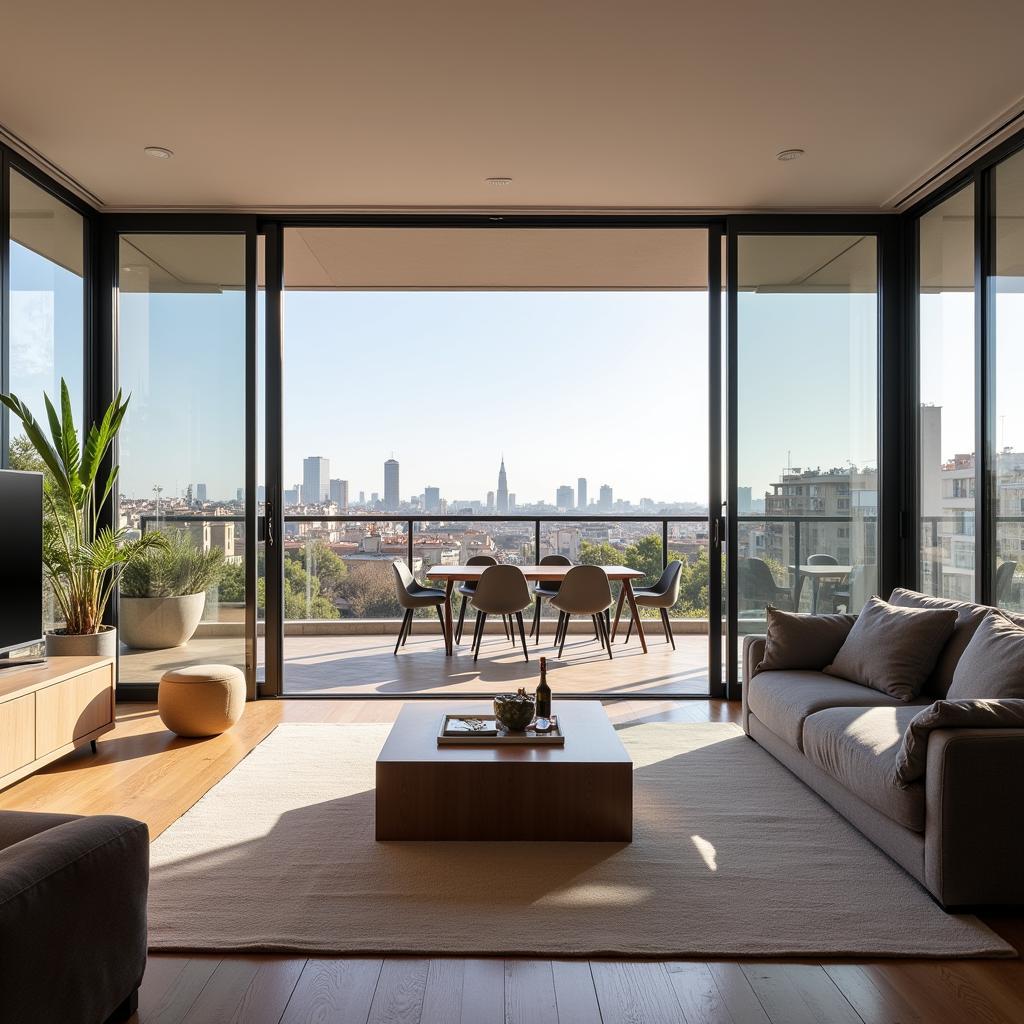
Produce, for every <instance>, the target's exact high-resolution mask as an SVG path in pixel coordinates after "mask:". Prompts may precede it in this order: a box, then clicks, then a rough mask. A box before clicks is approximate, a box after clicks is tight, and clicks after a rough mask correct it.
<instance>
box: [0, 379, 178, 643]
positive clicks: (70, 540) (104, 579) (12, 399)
mask: <svg viewBox="0 0 1024 1024" xmlns="http://www.w3.org/2000/svg"><path fill="white" fill-rule="evenodd" d="M43 398H44V401H45V405H46V416H47V420H48V423H49V428H50V436H49V438H48V437H47V436H46V433H45V431H44V430H43V428H42V427H41V426H40V425H39V424H38V423H37V422H36V420H35V417H33V415H32V413H31V412H30V410H29V408H28V406H27V405H26V404H25V403H24V402H22V401H21V399H19V398H17V397H16V396H15V395H2V394H0V403H3V405H5V406H6V407H7V408H8V409H9V410H10V411H11V412H12V413H13V414H14V415H15V416H16V417H17V418H18V419H19V420H21V425H22V427H23V428H24V431H25V436H26V437H27V438H28V440H29V442H30V443H31V445H32V447H33V448H34V449H35V451H36V453H37V454H38V456H39V457H40V459H42V461H43V465H44V467H45V483H44V488H43V498H44V502H45V510H46V511H45V519H44V523H43V571H44V572H45V574H46V578H47V580H48V581H49V583H50V586H51V587H52V589H53V595H54V598H55V600H56V602H57V606H58V607H59V608H60V611H61V614H62V615H63V617H64V626H63V628H61V629H54V630H50V631H49V632H48V633H47V634H46V653H47V655H48V656H51V657H55V656H58V655H91V656H113V655H114V654H115V653H116V651H117V631H116V630H115V629H114V628H113V627H112V626H106V625H104V624H103V618H104V615H105V613H106V610H107V605H108V604H109V602H110V596H111V594H112V593H113V591H114V587H116V586H117V584H118V581H119V580H120V578H121V574H122V573H123V572H124V571H125V569H126V568H127V567H128V566H130V565H131V564H132V562H133V561H134V560H135V559H136V558H139V557H141V556H142V555H143V554H144V553H145V552H146V551H149V550H150V549H153V548H157V547H160V546H161V545H163V544H164V543H166V542H165V541H164V539H163V537H160V536H158V535H156V534H152V535H149V536H146V537H141V538H134V539H133V538H129V537H128V536H127V531H126V530H125V529H124V528H120V529H116V530H114V529H111V528H110V527H109V526H101V525H100V511H101V509H102V508H103V506H104V504H105V503H106V502H107V500H108V499H109V498H110V495H111V493H112V491H113V489H114V482H115V481H116V480H117V469H118V467H117V465H116V464H115V465H113V466H111V468H110V469H109V470H108V471H107V472H106V475H105V478H104V479H103V481H102V483H101V482H100V472H101V469H102V467H103V462H104V459H105V458H106V456H107V454H108V453H109V451H110V449H111V446H112V445H113V443H114V439H115V437H117V432H118V430H119V429H120V427H121V423H122V421H123V420H124V416H125V413H126V412H127V410H128V399H127V398H122V397H121V392H120V391H119V392H118V393H117V397H116V398H115V399H114V401H113V402H111V403H110V405H109V406H108V407H107V409H106V411H105V412H104V413H103V416H102V417H101V418H100V421H99V422H98V423H93V424H92V425H91V426H90V427H89V429H88V430H83V432H82V436H81V441H80V440H79V436H78V432H77V431H76V429H75V423H74V417H73V415H72V412H71V397H70V394H69V392H68V386H67V382H66V381H64V380H63V379H62V380H61V382H60V413H59V414H58V412H57V410H56V408H54V405H53V402H51V401H50V398H49V396H48V395H44V396H43Z"/></svg>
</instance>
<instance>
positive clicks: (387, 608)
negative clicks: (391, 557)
mask: <svg viewBox="0 0 1024 1024" xmlns="http://www.w3.org/2000/svg"><path fill="white" fill-rule="evenodd" d="M390 572H391V569H390V566H389V567H388V573H389V574H390ZM342 594H343V596H344V599H345V602H346V603H347V605H348V614H349V615H350V616H352V617H353V618H356V619H389V618H394V617H395V616H396V615H399V614H401V609H400V608H399V606H398V601H397V599H396V598H395V586H394V584H393V583H392V581H391V577H390V575H385V574H384V573H382V572H381V571H380V570H379V569H378V568H377V567H376V566H373V565H357V566H354V567H353V568H352V570H351V572H349V573H348V576H347V578H346V579H345V580H344V582H343V583H342Z"/></svg>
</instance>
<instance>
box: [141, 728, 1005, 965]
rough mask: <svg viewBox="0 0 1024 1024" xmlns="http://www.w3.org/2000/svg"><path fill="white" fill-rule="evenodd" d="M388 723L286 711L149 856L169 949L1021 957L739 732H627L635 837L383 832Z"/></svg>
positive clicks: (155, 945)
mask: <svg viewBox="0 0 1024 1024" xmlns="http://www.w3.org/2000/svg"><path fill="white" fill-rule="evenodd" d="M387 732H388V726H383V725H302V724H295V725H281V726H278V727H277V729H276V730H275V731H274V732H273V733H271V735H270V736H268V737H267V739H266V740H264V741H263V743H261V744H260V745H259V746H258V747H257V748H256V749H255V750H253V752H252V753H251V754H250V755H249V756H248V757H247V758H246V759H245V760H244V761H243V762H242V763H241V764H240V765H238V767H237V768H235V770H234V771H232V772H231V773H230V774H229V775H227V776H226V777H225V778H224V779H223V780H222V781H221V782H220V783H218V784H217V785H216V786H215V787H214V788H213V789H212V790H210V792H209V793H207V795H206V796H205V797H203V799H202V800H200V801H199V803H198V804H196V805H195V806H194V807H193V808H192V809H191V810H190V811H188V812H187V813H186V814H185V815H184V816H183V817H182V818H181V819H179V820H178V821H177V822H176V823H175V824H174V825H172V826H171V827H170V828H169V829H168V830H167V831H166V832H164V833H163V835H161V836H160V837H159V838H158V839H157V840H156V842H155V843H154V844H153V848H152V881H151V884H150V902H149V913H150V923H149V927H150V946H151V948H152V949H154V950H179V951H224V952H231V951H235V952H237V951H249V952H255V951H264V952H289V953H290V952H295V953H312V954H355V953H375V954H383V953H402V954H412V955H441V956H443V955H488V954H496V955H502V954H505V955H513V954H519V955H529V956H540V957H545V958H547V957H555V956H599V955H619V956H639V957H658V958H665V959H671V958H677V957H687V956H700V957H707V956H716V955H717V956H783V955H787V954H791V955H802V954H806V955H813V956H844V955H857V956H925V957H951V956H1007V955H1013V950H1012V949H1011V948H1010V947H1009V946H1008V945H1006V943H1004V942H1003V941H1002V940H1001V939H1000V938H999V937H998V936H997V935H995V934H994V933H993V932H992V931H991V930H990V929H988V928H987V927H986V926H985V925H983V924H982V923H981V922H980V921H978V920H977V918H975V917H971V916H966V915H948V914H946V913H944V912H943V911H942V910H941V909H940V908H939V907H938V906H937V905H936V904H935V903H934V902H933V901H932V900H931V898H930V897H929V896H928V894H927V893H926V892H925V891H924V890H923V889H922V888H921V887H920V886H918V885H917V883H916V882H914V881H913V880H912V879H911V878H910V877H909V876H908V875H907V874H905V873H904V872H903V870H902V869H901V868H899V867H897V866H896V865H895V864H893V863H892V861H890V860H889V859H888V858H887V857H886V856H885V855H884V854H882V853H881V852H879V851H878V850H877V849H875V847H873V846H872V845H871V844H870V843H869V842H868V841H867V840H866V839H864V838H863V837H862V836H861V835H860V834H859V833H858V832H857V831H856V830H855V829H854V828H852V826H850V825H848V824H847V823H846V822H845V821H844V820H843V819H842V818H840V817H839V816H838V815H837V814H835V812H833V811H832V810H831V809H830V808H829V807H828V806H827V805H826V804H824V803H823V802H822V801H821V800H819V799H818V797H816V796H815V795H814V794H813V793H812V792H811V791H810V790H808V789H807V788H806V787H805V786H804V785H803V784H802V783H801V782H799V781H798V780H797V779H796V778H794V777H793V776H792V775H791V774H790V773H789V772H788V771H787V770H786V769H785V768H783V767H782V766H781V765H780V764H778V763H777V762H776V761H775V760H774V759H773V758H772V757H771V756H769V755H768V754H767V753H765V752H764V751H763V750H761V749H760V748H759V747H758V746H756V745H755V744H754V743H752V742H751V741H750V740H748V739H747V738H746V737H745V736H743V734H742V733H741V731H740V730H739V729H738V728H737V727H736V726H734V725H723V724H707V725H684V724H674V723H673V724H664V723H657V724H641V725H633V726H629V727H627V728H624V729H622V730H621V731H620V736H621V737H622V739H623V741H624V743H625V744H626V747H627V748H628V749H629V750H630V752H631V753H632V756H633V761H634V787H635V789H634V796H635V808H634V814H635V825H636V827H635V833H634V834H635V838H634V841H633V843H632V844H631V845H621V844H607V843H586V844H574V843H378V842H375V841H374V839H373V817H374V810H373V795H374V794H373V786H374V760H375V758H376V755H377V752H378V751H379V750H380V747H381V745H382V744H383V742H384V739H385V737H386V736H387Z"/></svg>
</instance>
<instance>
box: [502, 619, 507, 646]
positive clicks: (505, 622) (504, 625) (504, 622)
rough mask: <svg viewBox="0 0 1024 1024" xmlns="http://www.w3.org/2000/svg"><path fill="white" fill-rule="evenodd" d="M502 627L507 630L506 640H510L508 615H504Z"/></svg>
mask: <svg viewBox="0 0 1024 1024" xmlns="http://www.w3.org/2000/svg"><path fill="white" fill-rule="evenodd" d="M501 625H502V626H503V627H504V629H505V639H506V640H507V639H508V616H507V615H502V617H501Z"/></svg>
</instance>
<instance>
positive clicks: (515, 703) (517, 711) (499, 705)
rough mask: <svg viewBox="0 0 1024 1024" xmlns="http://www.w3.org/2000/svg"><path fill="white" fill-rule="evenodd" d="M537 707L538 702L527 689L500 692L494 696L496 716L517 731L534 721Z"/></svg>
mask: <svg viewBox="0 0 1024 1024" xmlns="http://www.w3.org/2000/svg"><path fill="white" fill-rule="evenodd" d="M535 709H536V702H535V701H534V699H533V698H532V697H531V696H529V694H527V693H526V691H525V690H520V691H519V692H518V693H499V694H498V695H497V696H496V697H495V698H494V717H495V718H496V719H497V720H498V721H499V722H501V724H502V725H503V726H505V728H506V729H511V730H513V731H515V732H522V731H523V730H524V729H525V728H526V727H527V726H528V725H529V724H530V723H531V722H532V721H533V713H534V710H535Z"/></svg>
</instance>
